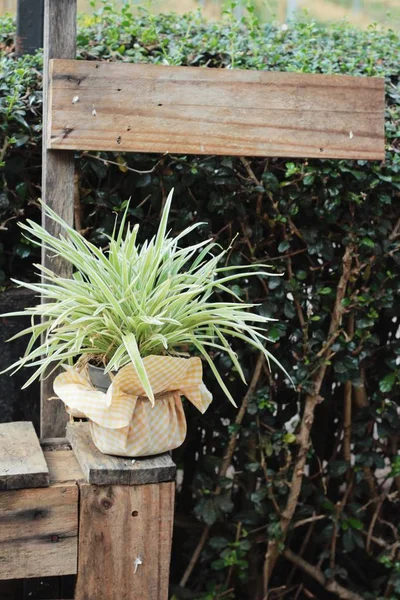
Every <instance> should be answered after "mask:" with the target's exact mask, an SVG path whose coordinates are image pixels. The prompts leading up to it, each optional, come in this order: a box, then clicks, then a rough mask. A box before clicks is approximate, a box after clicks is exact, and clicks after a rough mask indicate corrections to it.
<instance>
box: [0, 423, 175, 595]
mask: <svg viewBox="0 0 400 600" xmlns="http://www.w3.org/2000/svg"><path fill="white" fill-rule="evenodd" d="M22 436H24V437H23V438H22ZM68 436H69V438H70V440H71V445H72V448H73V450H72V449H71V446H69V444H68V442H67V441H66V440H53V441H52V442H51V443H49V442H46V441H45V442H44V444H42V448H43V450H42V449H41V448H40V446H39V441H38V439H37V438H36V435H35V434H34V431H33V427H32V426H31V424H28V423H7V424H3V425H0V450H4V448H5V447H7V448H9V451H8V457H7V458H6V459H5V460H4V459H3V460H2V463H1V468H0V486H1V488H0V489H2V490H3V491H0V523H1V527H0V579H17V578H21V579H22V578H32V577H52V576H56V575H69V574H77V575H78V578H77V586H76V593H75V598H76V600H88V599H95V600H110V598H116V597H118V598H124V599H126V600H149V599H152V600H166V599H167V598H168V580H169V562H170V555H171V540H172V526H173V512H174V510H173V509H174V494H175V483H174V479H175V472H176V469H175V465H174V463H173V462H172V460H171V458H170V457H169V455H162V456H159V457H154V458H147V459H138V460H136V461H134V462H133V461H132V460H131V459H119V458H116V457H108V456H105V455H104V454H102V453H101V452H99V451H98V450H97V449H96V448H95V447H94V445H93V443H92V441H91V438H90V434H89V431H88V425H87V424H86V423H76V424H71V425H70V426H69V428H68ZM21 438H22V440H23V441H22V443H21ZM74 454H75V456H76V457H77V459H78V460H77V459H76V458H75V456H74ZM3 456H4V454H3ZM79 462H80V463H81V464H82V466H83V467H84V471H85V474H86V476H87V478H85V476H84V474H83V472H82V469H81V468H80V466H79ZM87 479H88V481H89V482H88V481H87ZM92 481H97V484H94V483H90V482H92ZM129 482H130V483H129ZM100 483H101V485H99V484H100ZM27 486H29V487H27ZM39 486H41V487H39ZM116 594H118V596H116Z"/></svg>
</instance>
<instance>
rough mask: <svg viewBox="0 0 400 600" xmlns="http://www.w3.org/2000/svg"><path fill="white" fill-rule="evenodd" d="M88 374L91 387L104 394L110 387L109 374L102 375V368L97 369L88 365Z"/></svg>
mask: <svg viewBox="0 0 400 600" xmlns="http://www.w3.org/2000/svg"><path fill="white" fill-rule="evenodd" d="M88 373H89V377H90V381H91V383H92V385H93V386H94V387H95V388H97V389H98V390H100V391H101V392H104V393H106V392H107V390H108V388H109V387H110V385H111V377H110V375H109V373H104V367H97V366H95V365H91V364H90V363H89V364H88ZM114 374H116V373H114Z"/></svg>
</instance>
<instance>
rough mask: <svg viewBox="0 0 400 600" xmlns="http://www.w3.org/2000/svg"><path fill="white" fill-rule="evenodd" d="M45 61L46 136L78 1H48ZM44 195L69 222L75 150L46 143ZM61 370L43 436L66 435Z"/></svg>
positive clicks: (51, 263)
mask: <svg viewBox="0 0 400 600" xmlns="http://www.w3.org/2000/svg"><path fill="white" fill-rule="evenodd" d="M44 14H45V16H44V63H43V65H44V66H43V139H46V136H47V135H48V132H49V131H50V123H49V119H50V115H49V114H48V108H49V106H51V99H50V97H49V92H50V90H49V81H48V79H49V78H48V65H49V60H50V59H52V58H69V59H73V58H75V54H76V0H45V9H44ZM42 198H43V200H44V202H45V203H46V204H47V205H48V206H50V207H51V208H52V209H53V210H55V211H56V212H57V213H58V214H59V215H61V216H62V218H63V219H64V220H65V221H66V222H67V223H69V224H72V223H73V211H74V156H73V154H72V153H71V152H49V151H48V150H47V148H46V144H43V175H42ZM42 224H43V226H44V227H46V229H47V231H48V232H49V233H51V234H53V235H57V234H58V231H59V228H58V226H56V224H55V223H53V222H52V221H50V219H47V218H46V217H45V216H44V215H43V220H42ZM42 264H43V265H44V266H46V267H48V268H50V269H52V270H53V271H55V272H56V273H58V274H60V275H63V276H68V275H69V274H70V272H71V271H70V266H69V265H68V264H66V263H63V262H61V261H60V260H57V259H55V258H51V256H49V254H48V253H46V252H44V251H43V252H42ZM56 375H57V373H55V374H53V375H52V376H50V377H48V378H47V379H43V380H42V382H41V437H62V436H63V435H65V426H66V423H67V418H68V417H67V413H66V411H65V408H64V405H63V403H62V401H61V400H59V399H55V400H52V401H51V402H48V401H47V400H48V398H51V397H53V396H54V392H53V381H54V378H55V376H56Z"/></svg>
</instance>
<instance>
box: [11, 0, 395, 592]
mask: <svg viewBox="0 0 400 600" xmlns="http://www.w3.org/2000/svg"><path fill="white" fill-rule="evenodd" d="M76 16H77V15H76V0H45V25H44V86H43V103H44V107H43V186H42V195H43V196H42V197H43V200H44V202H45V203H46V204H47V205H48V206H50V207H51V208H52V209H53V210H55V211H56V212H57V213H58V214H59V215H61V216H62V218H63V219H64V220H65V221H66V222H67V223H69V224H71V225H72V224H73V213H74V189H75V179H74V152H73V151H74V150H92V151H109V150H110V151H126V152H129V151H135V152H140V151H142V152H174V153H185V154H186V153H193V154H211V155H213V154H226V155H247V156H275V157H276V156H285V157H286V156H287V157H295V156H306V157H310V158H311V157H318V158H344V159H347V158H349V159H350V158H361V159H368V160H384V81H383V79H380V78H363V77H348V76H336V75H305V74H295V73H276V72H265V71H245V70H243V71H241V70H229V69H223V70H221V69H205V68H204V69H203V68H187V67H167V66H151V65H143V64H140V65H133V64H127V63H105V62H92V61H89V62H88V61H76V60H75V55H76ZM43 225H44V227H45V228H46V229H47V230H48V231H49V232H50V233H51V234H53V235H57V234H58V228H57V225H56V224H55V223H54V222H52V221H50V220H48V219H47V218H46V216H45V215H43ZM42 263H43V264H44V265H45V266H47V267H49V268H51V269H52V270H53V271H55V272H56V273H58V274H60V275H62V276H69V275H70V267H69V266H68V265H67V264H65V263H63V262H57V261H55V260H54V259H53V258H51V257H50V256H48V255H47V254H46V252H43V253H42ZM53 379H54V376H53V377H50V378H48V379H45V380H43V381H42V386H41V436H42V438H43V440H44V441H43V440H42V447H43V448H44V454H43V455H42V454H41V452H42V451H41V450H40V448H39V445H38V442H37V440H36V439H35V436H34V435H33V431H30V432H28V433H27V434H26V435H27V440H28V438H29V444H28V442H27V444H28V445H26V444H25V446H24V448H25V449H23V450H21V448H19V449H18V447H16V448H15V449H14V450H12V451H10V452H11V453H10V452H9V460H10V465H11V467H10V468H8V470H7V474H5V469H4V464H3V465H2V464H1V462H0V489H2V490H3V491H1V492H0V520H1V519H2V518H3V519H5V522H6V523H7V526H6V527H5V528H4V527H3V528H2V529H1V530H0V579H2V578H3V579H7V578H20V577H39V576H50V575H61V574H69V573H77V574H78V580H77V589H76V596H75V597H76V599H77V600H84V599H85V600H86V599H87V598H93V599H94V598H95V599H96V600H110V599H114V598H115V599H116V598H117V597H121V598H122V597H123V598H126V599H131V600H166V599H167V597H168V573H169V560H170V552H171V536H172V521H173V503H174V489H175V488H174V485H175V484H174V478H175V466H174V465H173V463H172V461H171V459H170V458H169V457H168V456H163V457H160V458H154V459H147V460H143V461H137V463H135V465H136V466H135V465H132V461H130V460H124V459H115V458H113V457H107V456H104V455H102V454H101V453H99V452H98V451H97V450H96V448H94V446H93V443H92V441H91V439H90V435H89V432H88V428H87V425H86V424H74V425H70V426H69V431H68V437H69V440H70V443H71V444H72V447H73V450H74V452H72V450H71V448H70V446H69V442H67V441H66V440H64V439H61V438H64V435H65V427H66V423H67V414H66V412H65V410H64V406H63V404H62V403H61V401H58V400H52V401H51V402H48V401H47V400H48V398H49V397H51V396H53V390H52V385H53ZM21 427H22V428H21ZM24 427H25V425H24V426H21V424H11V425H7V426H1V425H0V450H1V440H2V437H1V436H3V441H4V440H6V442H5V446H4V448H8V447H9V446H10V442H9V441H7V439H8V440H12V439H14V440H15V438H16V437H18V436H21V435H22V432H23V431H25V429H24ZM13 428H14V429H13ZM23 435H25V434H23ZM7 436H8V438H7ZM48 438H52V441H51V442H49V441H46V439H48ZM53 438H57V439H56V440H54V439H53ZM11 445H12V444H11ZM27 448H28V450H27ZM4 452H6V449H5V450H4ZM21 452H22V454H21ZM32 456H35V457H36V458H35V460H36V462H35V461H34V463H32V461H31V460H30V458H31V457H32ZM3 463H4V461H3ZM78 463H79V464H78ZM21 465H22V467H21ZM27 465H28V466H29V465H30V471H29V473H28V472H27V471H28V466H27ZM10 469H11V470H10ZM10 473H11V475H10ZM143 484H146V485H143ZM15 488H28V489H15ZM22 531H24V532H25V535H22ZM2 542H7V552H6V553H5V551H4V550H2V549H1V548H2V547H3V548H4V543H3V545H2Z"/></svg>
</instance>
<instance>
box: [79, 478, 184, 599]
mask: <svg viewBox="0 0 400 600" xmlns="http://www.w3.org/2000/svg"><path fill="white" fill-rule="evenodd" d="M80 492H81V500H80V506H81V509H80V521H79V523H80V525H79V564H78V580H77V587H76V592H75V600H87V599H89V598H93V599H96V600H110V598H116V594H117V596H118V598H124V600H150V599H151V600H167V598H168V583H169V563H170V555H171V540H172V526H173V512H174V493H175V484H174V483H161V484H150V485H140V486H122V485H119V486H101V487H98V486H95V485H88V484H83V485H82V486H81V489H80Z"/></svg>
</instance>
